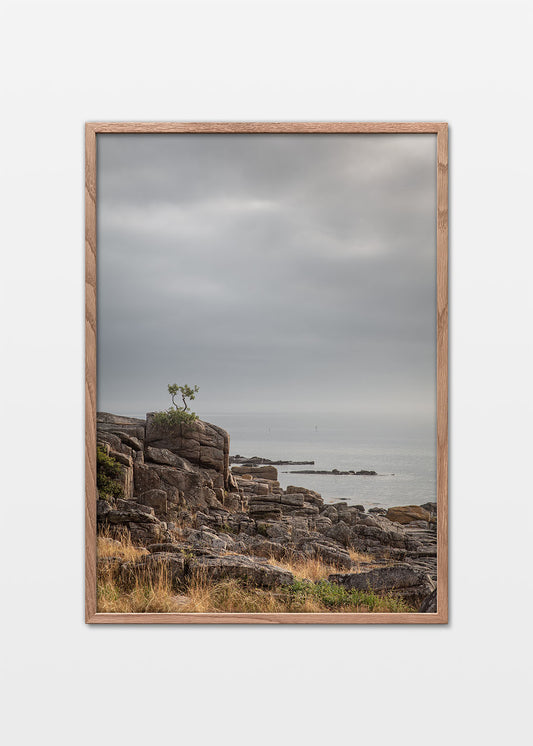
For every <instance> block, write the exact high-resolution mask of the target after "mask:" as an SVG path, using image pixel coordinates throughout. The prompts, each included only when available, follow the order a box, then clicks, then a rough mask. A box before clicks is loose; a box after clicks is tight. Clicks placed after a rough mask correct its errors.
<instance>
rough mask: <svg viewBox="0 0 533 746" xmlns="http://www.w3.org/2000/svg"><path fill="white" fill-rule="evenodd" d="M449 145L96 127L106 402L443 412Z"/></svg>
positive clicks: (102, 392) (119, 406)
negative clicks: (440, 333)
mask: <svg viewBox="0 0 533 746" xmlns="http://www.w3.org/2000/svg"><path fill="white" fill-rule="evenodd" d="M435 145H436V142H435V137H434V136H433V135H99V136H98V331H99V336H98V375H99V380H98V382H99V389H98V406H99V408H100V409H107V410H111V411H116V412H125V413H127V412H143V411H146V410H148V409H152V408H159V407H164V406H167V396H166V384H167V383H169V382H173V381H178V382H188V383H191V384H192V383H197V384H198V385H199V386H200V389H201V391H200V395H199V398H198V411H199V412H200V413H201V411H202V409H204V410H205V411H265V410H266V411H268V410H272V411H280V410H285V409H288V410H291V411H308V410H311V411H312V410H313V409H315V410H316V409H317V408H320V409H322V410H326V411H355V412H357V411H360V412H362V413H363V412H364V413H372V412H386V411H392V412H398V413H404V414H409V413H413V414H417V415H418V414H423V415H427V416H432V415H433V412H434V401H435V252H436V246H435V202H436V189H435V173H436V167H435Z"/></svg>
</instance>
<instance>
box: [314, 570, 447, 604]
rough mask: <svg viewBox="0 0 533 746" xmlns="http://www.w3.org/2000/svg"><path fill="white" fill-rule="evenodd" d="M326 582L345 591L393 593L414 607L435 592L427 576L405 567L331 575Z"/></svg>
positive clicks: (432, 582)
mask: <svg viewBox="0 0 533 746" xmlns="http://www.w3.org/2000/svg"><path fill="white" fill-rule="evenodd" d="M328 580H329V581H330V582H331V583H337V584H339V585H342V586H344V588H346V589H347V590H356V591H373V592H374V593H377V594H378V595H387V594H390V593H394V595H395V596H397V597H400V598H401V599H403V600H404V601H406V602H407V603H408V604H410V605H411V606H415V607H417V606H420V604H422V603H423V602H424V601H425V599H426V598H427V597H428V596H429V595H430V594H432V593H433V591H434V590H435V583H434V581H433V580H432V579H431V578H430V576H429V575H427V574H425V573H423V572H420V571H418V570H413V569H412V568H411V567H409V566H407V565H396V566H395V567H382V568H379V569H376V570H369V571H368V572H361V573H357V574H356V573H344V574H333V575H330V576H329V578H328Z"/></svg>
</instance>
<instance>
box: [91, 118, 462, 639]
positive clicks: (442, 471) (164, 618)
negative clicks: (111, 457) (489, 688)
mask: <svg viewBox="0 0 533 746" xmlns="http://www.w3.org/2000/svg"><path fill="white" fill-rule="evenodd" d="M106 133H159V134H162V133H367V134H368V133H370V134H372V133H388V134H394V133H414V134H416V133H426V134H427V133H431V134H435V135H436V136H437V174H436V178H437V225H436V235H437V241H436V245H437V261H436V267H437V277H436V282H437V295H436V297H437V309H436V310H437V320H436V330H437V340H436V350H437V365H436V371H437V461H436V464H437V525H438V533H437V563H438V570H437V588H438V595H437V603H438V605H437V609H438V610H437V612H436V613H372V614H369V613H318V614H310V613H290V614H285V613H283V614H268V613H265V614H263V613H261V614H246V613H191V614H185V613H157V614H154V613H131V614H128V613H99V612H97V596H96V564H97V558H96V537H97V522H96V521H97V516H96V499H97V490H96V391H97V389H96V384H97V381H96V349H97V342H96V338H97V318H96V272H97V262H96V256H97V252H96V235H97V234H96V221H97V215H96V209H97V197H96V183H97V180H96V167H97V164H96V139H97V137H98V135H103V134H106ZM85 164H86V165H85V250H86V256H85V258H86V299H85V300H86V311H85V343H86V348H85V349H86V353H85V354H86V358H85V363H86V378H85V431H86V442H85V488H86V492H85V519H86V529H85V583H86V587H85V593H86V596H85V621H86V622H88V623H91V624H95V623H96V624H119V623H120V624H148V623H150V624H207V623H210V624H212V623H216V624H236V623H238V624H280V623H290V624H445V623H447V622H448V125H447V124H446V123H442V122H402V123H395V122H336V123H321V122H268V123H267V122H254V123H240V122H196V123H180V122H90V123H87V124H86V127H85Z"/></svg>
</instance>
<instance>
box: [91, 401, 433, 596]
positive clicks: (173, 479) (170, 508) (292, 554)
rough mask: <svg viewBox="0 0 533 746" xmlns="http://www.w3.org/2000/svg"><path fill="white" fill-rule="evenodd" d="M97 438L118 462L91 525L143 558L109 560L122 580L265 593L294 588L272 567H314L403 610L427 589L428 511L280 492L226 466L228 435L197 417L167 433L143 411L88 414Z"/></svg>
mask: <svg viewBox="0 0 533 746" xmlns="http://www.w3.org/2000/svg"><path fill="white" fill-rule="evenodd" d="M97 440H98V444H99V446H100V447H101V448H103V449H104V450H105V452H106V453H107V454H109V455H110V456H112V457H113V458H114V460H115V462H116V463H117V464H118V465H119V467H120V477H118V478H117V479H118V483H119V484H120V486H121V487H122V490H123V498H119V499H117V498H116V497H111V496H110V495H104V494H102V495H100V499H99V500H98V505H97V508H98V510H97V515H98V523H99V525H100V527H101V528H105V530H106V531H107V533H108V535H109V536H111V537H114V536H117V537H119V536H121V535H123V534H124V533H127V534H128V535H129V536H130V537H131V540H132V541H133V543H134V544H136V545H138V546H142V547H146V548H147V550H148V552H150V554H149V555H148V556H144V557H141V558H140V559H138V560H137V561H136V562H130V563H127V562H121V563H120V567H121V569H120V573H121V577H122V578H123V580H124V583H127V582H128V578H133V577H134V575H135V573H144V574H149V575H151V576H153V575H154V574H156V573H157V572H160V571H161V569H162V568H163V569H164V570H165V572H167V573H168V574H169V577H171V579H172V583H173V584H174V585H175V587H176V588H178V587H181V586H182V585H183V583H186V581H187V578H191V577H192V574H194V573H201V574H202V576H203V577H205V578H206V579H208V580H209V579H210V580H215V579H223V578H233V579H236V580H238V581H239V582H246V583H248V584H251V585H255V586H257V587H258V588H274V587H275V586H277V585H284V584H290V583H292V582H293V580H294V578H293V576H292V574H291V573H290V572H289V571H288V570H286V569H284V568H282V567H278V566H276V564H275V563H276V562H290V563H295V562H296V563H298V562H302V563H305V562H307V561H308V560H319V561H320V562H321V563H324V564H326V565H329V566H330V567H331V568H336V569H337V570H338V571H339V572H337V573H333V574H332V575H330V582H332V583H338V584H341V585H343V586H344V587H346V588H351V589H361V590H363V589H364V590H366V589H368V588H372V590H374V591H375V592H376V593H389V592H392V593H394V594H395V595H397V596H398V597H400V598H402V599H404V600H405V601H406V602H407V603H409V604H410V605H411V606H412V607H413V608H418V607H419V606H421V605H423V604H424V603H426V598H427V597H428V596H430V594H431V593H432V592H433V589H434V585H435V580H436V569H437V563H436V554H437V551H436V514H435V511H434V510H433V504H429V503H428V504H427V505H425V506H423V507H420V506H406V507H402V508H391V509H389V510H388V511H385V510H384V509H381V508H373V509H371V511H369V512H368V513H367V512H366V511H365V509H364V507H363V506H361V505H355V506H354V505H348V504H347V503H346V502H342V501H341V502H336V503H332V504H326V503H324V500H323V498H322V496H321V495H320V494H318V493H317V492H314V491H313V490H310V489H306V488H303V487H298V486H295V485H291V486H288V487H287V488H286V489H282V488H281V486H280V483H279V481H278V479H277V476H278V474H277V470H276V468H275V466H274V465H273V464H253V465H250V466H249V465H242V464H234V465H233V467H232V469H230V465H229V464H230V458H229V435H228V433H227V432H225V431H224V430H223V429H222V428H220V427H218V426H216V425H212V424H210V423H206V422H202V421H201V420H198V421H197V422H193V423H187V424H181V425H179V426H178V427H176V428H173V429H172V430H171V431H169V430H168V429H164V428H161V427H160V426H159V425H158V424H157V423H156V422H154V418H153V415H152V414H148V415H147V419H146V420H141V419H138V418H128V417H122V416H116V415H112V414H108V413H99V414H98V419H97ZM384 513H386V515H384ZM361 555H363V556H362V558H361ZM353 557H358V559H357V560H356V559H354V558H353ZM102 561H103V560H102ZM117 561H118V560H117ZM106 562H107V560H106ZM384 565H385V566H384ZM362 570H363V572H362ZM340 571H343V572H340ZM435 603H436V602H435ZM426 605H427V606H428V609H432V608H433V606H432V602H431V601H428V602H427V604H426Z"/></svg>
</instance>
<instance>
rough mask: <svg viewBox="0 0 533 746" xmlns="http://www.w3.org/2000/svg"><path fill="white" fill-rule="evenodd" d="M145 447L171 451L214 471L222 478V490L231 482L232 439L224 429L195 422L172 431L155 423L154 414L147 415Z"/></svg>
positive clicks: (179, 426)
mask: <svg viewBox="0 0 533 746" xmlns="http://www.w3.org/2000/svg"><path fill="white" fill-rule="evenodd" d="M146 445H147V446H150V447H152V448H156V449H159V450H168V451H170V452H171V453H174V454H175V455H176V456H180V457H181V458H183V459H186V460H187V461H190V462H191V463H193V464H196V465H198V466H201V467H203V468H207V469H213V470H214V471H216V472H218V473H219V474H221V475H222V476H223V486H225V487H228V479H229V435H228V433H227V432H226V431H225V430H223V429H222V428H221V427H218V426H217V425H212V424H211V423H209V422H203V421H202V420H196V421H195V422H182V423H180V424H178V425H176V426H174V427H173V428H171V429H168V428H165V427H162V426H161V425H159V424H158V423H157V422H155V421H154V413H153V412H149V413H148V414H147V415H146Z"/></svg>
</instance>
